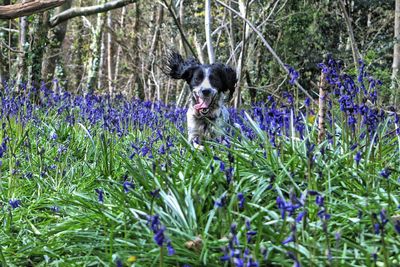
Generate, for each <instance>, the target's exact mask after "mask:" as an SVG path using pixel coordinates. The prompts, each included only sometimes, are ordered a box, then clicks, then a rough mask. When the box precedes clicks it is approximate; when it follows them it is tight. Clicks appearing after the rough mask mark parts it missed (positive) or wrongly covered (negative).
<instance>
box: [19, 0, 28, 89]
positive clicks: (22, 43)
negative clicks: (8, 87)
mask: <svg viewBox="0 0 400 267" xmlns="http://www.w3.org/2000/svg"><path fill="white" fill-rule="evenodd" d="M22 3H25V0H22ZM26 28H27V22H26V17H21V18H20V19H19V38H18V41H19V42H18V48H19V51H20V53H18V56H17V64H18V71H17V84H20V83H21V82H22V79H23V77H26V64H25V63H26V62H25V55H26V53H25V51H26V30H27V29H26Z"/></svg>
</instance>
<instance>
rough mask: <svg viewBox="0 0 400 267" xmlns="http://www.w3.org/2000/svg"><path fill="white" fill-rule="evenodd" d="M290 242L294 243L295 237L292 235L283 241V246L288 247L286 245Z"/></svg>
mask: <svg viewBox="0 0 400 267" xmlns="http://www.w3.org/2000/svg"><path fill="white" fill-rule="evenodd" d="M290 242H294V236H293V235H290V236H288V237H287V238H286V239H285V240H283V241H282V245H286V244H288V243H290Z"/></svg>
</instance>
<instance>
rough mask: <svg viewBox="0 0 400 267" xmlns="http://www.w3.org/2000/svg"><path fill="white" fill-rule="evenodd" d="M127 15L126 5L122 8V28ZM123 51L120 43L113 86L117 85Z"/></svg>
mask: <svg viewBox="0 0 400 267" xmlns="http://www.w3.org/2000/svg"><path fill="white" fill-rule="evenodd" d="M125 16H126V7H123V8H122V11H121V20H120V27H121V29H124V28H125ZM121 53H122V47H121V46H120V45H118V48H117V55H116V59H115V67H114V68H115V72H114V77H113V81H112V86H113V87H114V86H116V84H117V81H118V74H119V65H120V61H121Z"/></svg>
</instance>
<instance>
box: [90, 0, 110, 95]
mask: <svg viewBox="0 0 400 267" xmlns="http://www.w3.org/2000/svg"><path fill="white" fill-rule="evenodd" d="M100 1H101V2H102V3H104V0H100ZM104 21H105V16H104V13H98V14H97V24H96V28H95V29H94V28H93V29H92V40H91V43H90V55H89V59H88V63H87V71H88V77H87V82H86V92H87V93H89V94H91V93H93V92H94V89H95V85H96V80H97V78H98V71H99V66H100V53H101V51H100V48H101V37H102V35H103V26H104Z"/></svg>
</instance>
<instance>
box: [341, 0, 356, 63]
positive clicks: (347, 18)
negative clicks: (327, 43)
mask: <svg viewBox="0 0 400 267" xmlns="http://www.w3.org/2000/svg"><path fill="white" fill-rule="evenodd" d="M339 6H340V8H341V9H342V12H343V16H344V21H345V23H346V27H347V31H348V32H349V38H350V46H351V51H352V53H353V60H354V66H356V67H357V68H358V66H359V64H358V61H359V60H360V59H361V55H360V53H359V52H358V48H357V44H356V39H355V37H354V31H353V26H352V25H351V19H350V16H349V14H348V13H347V10H346V5H345V3H344V2H343V0H339Z"/></svg>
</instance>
